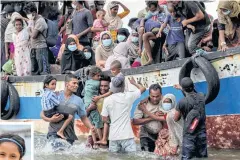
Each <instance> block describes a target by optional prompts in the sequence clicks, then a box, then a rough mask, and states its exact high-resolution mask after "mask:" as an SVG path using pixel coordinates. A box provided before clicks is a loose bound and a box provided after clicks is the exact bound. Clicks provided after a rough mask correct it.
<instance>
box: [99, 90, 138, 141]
mask: <svg viewBox="0 0 240 160" xmlns="http://www.w3.org/2000/svg"><path fill="white" fill-rule="evenodd" d="M140 96H141V92H140V90H139V89H138V90H136V91H134V92H124V93H115V94H112V95H111V96H109V97H107V98H105V99H104V103H103V110H102V113H101V114H102V116H104V117H107V116H109V118H110V121H111V123H110V131H109V140H110V141H115V140H124V139H130V138H134V134H133V130H132V126H131V119H130V112H131V108H132V105H133V103H134V101H135V100H137V99H138V98H139V97H140Z"/></svg>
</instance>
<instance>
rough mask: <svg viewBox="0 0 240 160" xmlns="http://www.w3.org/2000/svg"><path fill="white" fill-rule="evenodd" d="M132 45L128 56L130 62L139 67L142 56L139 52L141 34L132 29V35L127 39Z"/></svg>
mask: <svg viewBox="0 0 240 160" xmlns="http://www.w3.org/2000/svg"><path fill="white" fill-rule="evenodd" d="M127 42H128V43H129V45H130V49H129V52H128V58H129V60H130V64H131V66H132V67H139V66H141V58H140V55H139V54H138V51H139V35H138V32H136V31H135V30H132V33H131V35H130V36H129V39H128V41H127Z"/></svg>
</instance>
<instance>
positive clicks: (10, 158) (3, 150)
mask: <svg viewBox="0 0 240 160" xmlns="http://www.w3.org/2000/svg"><path fill="white" fill-rule="evenodd" d="M0 159H6V160H20V153H19V150H18V146H17V145H16V144H14V143H12V142H3V143H1V144H0Z"/></svg>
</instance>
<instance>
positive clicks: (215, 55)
mask: <svg viewBox="0 0 240 160" xmlns="http://www.w3.org/2000/svg"><path fill="white" fill-rule="evenodd" d="M236 54H240V47H234V48H230V49H228V50H227V51H226V52H221V51H216V52H209V53H208V54H206V55H204V57H205V58H207V59H208V60H209V61H214V60H218V59H222V58H225V57H228V56H233V55H236ZM189 58H191V57H189ZM189 58H184V59H182V60H174V61H169V62H163V63H158V64H152V65H149V66H141V67H138V68H130V69H123V70H122V73H123V74H124V75H125V76H129V75H137V74H144V73H149V72H155V71H160V70H167V69H172V68H178V67H181V66H182V65H183V64H184V63H185V62H186V61H187V60H188V59H189ZM105 73H106V74H108V75H111V73H110V71H105ZM54 76H55V77H56V78H57V80H58V81H64V79H65V76H66V75H62V74H55V75H54ZM45 77H46V75H37V76H24V77H19V76H9V78H8V82H10V83H20V82H43V80H44V78H45Z"/></svg>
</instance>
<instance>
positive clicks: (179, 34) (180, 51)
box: [156, 6, 195, 61]
mask: <svg viewBox="0 0 240 160" xmlns="http://www.w3.org/2000/svg"><path fill="white" fill-rule="evenodd" d="M168 11H169V13H170V14H169V15H167V17H166V19H165V22H164V23H163V24H162V25H161V28H160V29H159V32H158V34H157V35H156V37H161V36H162V32H163V30H164V29H165V28H166V27H167V25H169V27H170V29H169V33H168V35H167V38H166V42H165V44H166V45H167V48H166V45H164V46H163V49H164V50H165V53H166V56H167V57H166V61H170V60H174V59H175V58H176V56H177V55H178V56H179V58H180V59H183V58H185V38H184V32H183V30H184V28H183V27H182V21H183V20H184V18H183V17H181V16H179V15H177V14H176V11H175V10H174V8H173V7H171V6H168ZM187 28H190V29H192V30H193V32H194V30H195V27H194V26H192V25H187Z"/></svg>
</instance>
